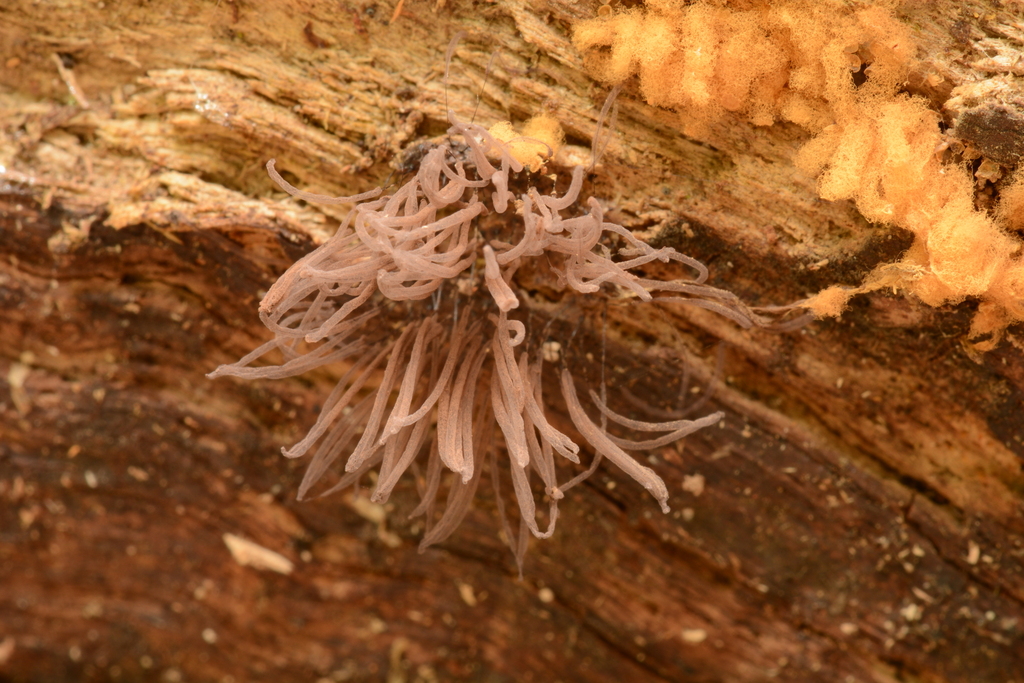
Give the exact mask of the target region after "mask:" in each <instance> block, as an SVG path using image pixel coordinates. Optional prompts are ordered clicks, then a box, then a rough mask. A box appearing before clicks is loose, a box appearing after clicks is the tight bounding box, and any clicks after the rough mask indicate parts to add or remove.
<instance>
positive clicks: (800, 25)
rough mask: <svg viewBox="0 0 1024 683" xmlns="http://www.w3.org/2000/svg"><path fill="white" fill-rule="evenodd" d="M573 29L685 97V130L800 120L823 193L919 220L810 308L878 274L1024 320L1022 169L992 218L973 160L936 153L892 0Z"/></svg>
mask: <svg viewBox="0 0 1024 683" xmlns="http://www.w3.org/2000/svg"><path fill="white" fill-rule="evenodd" d="M731 4H732V5H740V4H741V3H731ZM573 39H574V43H575V45H576V47H577V49H579V50H580V51H581V52H582V53H583V54H584V55H585V57H586V59H587V61H588V65H589V68H590V69H591V71H592V73H593V74H594V75H595V76H596V77H597V78H598V79H600V80H603V81H607V82H610V83H620V82H622V81H623V80H625V79H626V78H628V77H630V76H633V75H637V76H639V81H640V90H641V93H642V95H643V97H644V98H645V99H646V100H647V102H648V103H650V104H653V105H657V106H662V107H668V108H672V109H675V110H676V111H678V112H679V113H680V115H681V116H682V119H683V125H684V130H685V132H686V133H687V134H689V135H692V136H696V137H700V136H701V135H702V134H703V133H704V132H705V131H706V130H707V129H708V127H709V126H710V125H711V124H714V123H717V122H722V121H727V120H730V119H732V120H735V119H736V118H741V119H745V120H746V121H748V122H750V123H753V124H755V125H762V126H766V125H771V124H772V123H774V122H776V121H789V122H792V123H795V124H798V125H800V126H802V127H803V128H805V129H806V130H808V131H809V132H810V133H811V134H812V135H813V137H812V138H811V140H810V141H809V142H808V143H807V144H806V145H805V146H804V147H803V148H802V149H801V150H800V152H799V154H798V156H797V159H796V163H797V165H798V166H799V167H800V168H801V169H802V170H804V171H806V172H808V173H810V174H812V175H816V176H817V177H818V191H819V194H820V195H821V197H822V198H824V199H828V200H840V199H850V200H853V201H855V202H856V204H857V207H858V209H859V210H860V211H861V213H863V215H864V216H865V217H866V218H867V219H868V220H871V221H874V222H880V223H890V224H894V225H898V226H900V227H903V228H907V229H909V230H911V231H912V232H913V233H914V234H915V236H916V238H915V241H914V244H913V246H912V248H911V249H910V250H909V251H908V252H907V254H906V255H905V256H904V258H903V261H901V262H900V263H899V264H897V265H898V266H899V267H898V268H893V267H892V264H889V266H883V267H882V268H881V269H880V270H879V271H876V272H875V273H873V274H872V275H871V276H869V277H868V278H867V280H866V281H865V283H864V284H863V285H861V286H860V287H857V288H840V287H832V288H830V289H828V290H826V291H824V292H822V293H821V294H820V295H819V296H817V297H814V298H812V299H811V300H810V301H809V302H808V304H809V306H810V308H811V309H812V310H813V311H814V312H815V313H816V314H818V315H821V316H826V315H838V314H839V313H840V312H841V311H842V310H843V308H844V307H845V306H846V303H847V301H848V300H849V298H850V297H851V296H853V295H854V294H856V293H860V292H865V291H870V290H872V289H877V288H879V287H883V286H884V287H894V288H902V289H904V290H906V291H909V292H911V293H913V294H915V295H916V296H918V297H920V298H921V299H922V300H923V301H925V302H926V303H928V304H931V305H939V304H942V303H946V302H955V301H959V300H961V299H963V298H964V297H970V296H973V297H980V298H981V299H982V301H983V306H982V311H981V313H979V316H978V319H977V320H976V321H975V330H974V331H975V332H976V333H981V332H998V331H999V330H1000V329H1001V328H1002V327H1004V326H1005V325H1006V324H1008V323H1009V322H1013V321H1019V320H1024V305H1022V302H1024V261H1022V258H1021V255H1020V251H1021V243H1020V242H1019V240H1017V239H1015V238H1013V237H1011V236H1010V235H1009V234H1007V233H1006V232H1005V230H1004V229H1003V227H1002V225H1001V223H1002V224H1003V225H1011V224H1014V223H1013V222H1014V221H1018V222H1024V218H1022V217H1021V210H1022V209H1024V177H1022V178H1021V179H1018V181H1017V182H1016V183H1015V184H1014V185H1013V186H1012V187H1011V190H1010V191H1009V192H1007V193H1006V194H1007V196H1006V198H1005V199H1004V201H1003V206H1002V208H1001V209H1000V210H999V211H998V212H997V214H996V216H997V218H996V219H993V218H991V217H990V216H988V215H987V214H985V213H983V212H980V211H976V210H975V209H974V202H973V192H974V182H973V178H972V177H971V176H970V174H969V172H968V171H967V169H965V168H963V167H962V166H956V165H950V164H943V163H942V162H941V161H940V160H939V158H938V157H937V155H936V148H937V147H938V146H939V144H940V143H941V134H940V130H939V126H938V122H939V120H938V116H937V115H936V113H935V112H933V111H932V110H931V109H929V107H928V105H927V103H926V102H925V101H923V100H921V99H918V98H913V97H908V96H906V95H904V94H900V93H899V92H898V90H899V87H900V86H901V84H902V83H904V82H905V80H906V78H907V76H908V73H909V69H910V66H911V62H912V57H913V54H914V50H915V46H914V42H913V40H912V36H911V32H910V30H909V28H908V27H907V26H905V25H904V24H902V23H900V22H899V21H898V20H897V19H896V18H895V17H893V16H892V14H891V13H890V12H889V11H888V10H887V9H885V8H883V7H878V6H866V7H860V8H859V9H858V8H856V7H851V6H850V5H849V4H848V3H840V2H828V1H821V0H816V1H813V2H806V1H801V0H791V1H779V2H772V3H767V2H765V3H750V2H745V3H742V6H741V7H733V6H729V3H723V2H709V1H704V2H697V3H694V4H684V3H682V2H674V1H671V0H649V1H648V2H647V9H646V11H640V10H630V11H627V12H623V13H619V14H613V15H611V16H606V17H599V18H597V19H592V20H587V21H583V22H580V23H579V24H577V25H576V27H575V33H574V38H573ZM861 70H863V74H864V76H865V78H866V80H865V81H864V82H863V83H862V84H860V85H859V86H858V85H855V84H854V79H853V77H852V73H853V72H857V71H861ZM883 269H884V270H883Z"/></svg>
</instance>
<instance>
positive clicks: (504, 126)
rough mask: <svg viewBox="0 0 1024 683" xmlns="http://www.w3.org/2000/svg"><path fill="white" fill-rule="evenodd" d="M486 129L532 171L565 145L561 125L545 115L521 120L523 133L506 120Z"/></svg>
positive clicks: (536, 169) (538, 168) (513, 156)
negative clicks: (524, 120) (524, 121)
mask: <svg viewBox="0 0 1024 683" xmlns="http://www.w3.org/2000/svg"><path fill="white" fill-rule="evenodd" d="M487 132H488V133H490V134H491V135H493V136H494V139H495V140H498V141H499V142H502V143H504V144H505V149H507V150H508V153H509V154H510V155H512V158H513V159H515V160H516V161H518V162H519V163H521V164H522V165H523V166H526V167H527V168H529V169H530V170H531V171H533V172H535V173H536V172H537V171H538V170H540V167H541V166H543V165H544V162H546V161H547V160H548V159H550V158H551V157H553V156H554V155H555V153H556V152H558V150H559V148H561V147H562V145H563V144H565V133H564V132H562V126H561V124H559V123H558V120H557V119H555V118H554V117H552V116H548V115H547V114H538V115H537V116H534V117H533V118H532V119H530V120H529V121H527V122H526V123H524V124H523V130H522V132H518V131H516V129H515V128H514V127H513V126H512V124H511V123H510V122H509V121H502V122H500V123H496V124H494V125H493V126H491V128H490V130H488V131H487Z"/></svg>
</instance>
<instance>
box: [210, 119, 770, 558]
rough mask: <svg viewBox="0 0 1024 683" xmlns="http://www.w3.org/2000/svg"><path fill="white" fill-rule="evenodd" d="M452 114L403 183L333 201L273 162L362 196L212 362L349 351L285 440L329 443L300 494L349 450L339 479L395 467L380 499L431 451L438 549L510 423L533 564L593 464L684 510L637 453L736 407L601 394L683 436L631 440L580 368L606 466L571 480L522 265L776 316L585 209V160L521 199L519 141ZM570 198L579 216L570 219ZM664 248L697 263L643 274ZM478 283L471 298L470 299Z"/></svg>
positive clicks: (574, 407) (660, 297)
mask: <svg viewBox="0 0 1024 683" xmlns="http://www.w3.org/2000/svg"><path fill="white" fill-rule="evenodd" d="M606 111H607V106H606ZM449 117H450V122H451V128H450V129H449V131H448V132H449V136H450V138H449V140H452V139H455V138H461V140H462V141H463V143H464V145H463V146H458V147H456V146H455V143H454V142H451V141H448V142H442V143H439V144H438V145H437V146H436V147H435V148H433V149H431V150H430V151H429V152H428V153H427V154H426V155H425V156H424V157H423V160H422V162H421V164H420V168H419V170H418V171H417V173H416V175H415V176H414V177H413V178H412V179H410V180H409V181H408V182H407V183H406V184H405V185H403V186H402V187H400V188H399V189H398V190H396V191H395V192H394V193H392V194H382V193H381V192H380V191H379V190H375V191H373V192H367V193H363V194H361V195H355V196H353V197H327V196H326V195H318V194H312V193H308V192H303V191H301V190H298V189H296V188H294V187H292V186H291V185H290V184H288V183H287V182H286V181H285V180H284V179H283V178H282V177H281V175H280V174H279V173H278V172H277V170H276V169H275V167H274V163H273V161H271V162H269V163H268V164H267V170H268V172H269V173H270V175H271V177H272V178H273V179H274V180H275V181H276V182H277V183H278V185H280V186H281V188H282V189H284V190H285V191H286V192H288V193H289V194H291V195H292V196H294V197H296V198H298V199H302V200H305V201H309V202H318V203H329V204H340V203H347V202H353V203H355V207H354V208H353V209H352V211H351V212H350V213H349V214H348V216H347V217H346V219H345V220H344V221H343V223H342V224H341V226H340V227H339V229H338V231H337V233H336V234H335V235H334V236H332V237H331V238H330V239H329V240H327V242H325V243H324V244H323V245H321V246H320V247H318V248H317V249H316V250H315V251H313V252H312V253H310V254H308V255H307V256H305V257H303V258H302V259H300V260H299V261H298V262H296V263H295V264H294V265H293V266H292V267H291V268H289V269H288V271H287V272H286V273H285V274H284V275H282V276H281V278H280V279H279V280H278V281H277V282H276V283H275V284H274V285H273V287H271V288H270V290H269V291H268V293H267V295H266V296H265V297H264V299H263V301H262V302H261V303H260V318H261V320H263V322H264V323H265V324H266V326H267V327H268V328H269V329H270V330H271V331H272V332H273V334H274V339H273V340H272V341H270V342H267V343H266V344H263V345H262V346H260V347H259V348H257V349H256V350H254V351H253V352H251V353H249V354H248V355H246V356H245V357H244V358H242V359H241V360H240V361H238V362H237V363H234V364H232V365H226V366H222V367H220V368H218V369H217V370H215V371H214V372H213V373H211V374H210V376H211V377H219V376H223V375H233V376H236V377H244V378H252V379H255V378H280V377H287V376H292V375H296V374H300V373H302V372H305V371H307V370H311V369H314V368H318V367H321V366H324V365H327V364H339V365H340V366H341V367H342V369H343V373H342V376H341V379H340V380H339V381H338V384H337V386H336V387H335V388H334V390H333V391H332V392H331V394H330V396H328V397H327V400H326V401H325V402H324V404H323V408H322V409H321V411H320V415H319V417H318V418H317V420H316V423H315V424H314V425H313V427H312V428H311V429H310V430H309V433H308V434H307V435H306V436H305V437H304V438H303V439H302V440H300V441H299V442H298V443H296V444H295V445H294V446H292V447H291V448H288V449H284V454H285V455H286V456H287V457H290V458H295V457H299V456H302V455H306V454H307V453H311V454H312V460H311V462H310V465H309V468H308V470H307V472H306V474H305V476H304V478H303V480H302V483H301V485H300V488H299V497H300V498H303V497H305V496H307V495H308V494H309V493H310V491H311V490H312V489H313V487H314V486H316V485H317V484H318V482H319V481H320V480H321V478H322V477H323V476H324V475H325V474H327V472H328V471H330V470H331V469H332V466H333V465H334V463H335V462H336V461H338V460H343V461H344V465H343V468H342V469H343V474H341V476H340V477H339V478H338V480H337V481H336V482H335V483H334V485H333V486H330V487H328V488H327V490H326V492H325V493H329V492H331V491H335V490H338V489H340V488H344V487H346V486H352V485H355V484H356V483H357V482H358V481H359V478H360V477H362V476H363V475H364V474H366V473H367V472H369V471H370V470H371V469H373V468H378V469H379V475H378V478H377V484H376V488H375V490H374V491H373V493H372V499H373V500H374V501H376V502H379V503H383V502H386V501H387V500H388V497H389V496H390V494H391V492H392V491H393V490H394V487H395V485H396V484H397V482H398V480H399V479H400V478H401V476H402V475H403V473H405V472H406V471H407V470H408V469H409V468H410V467H412V466H413V464H414V463H415V462H417V460H421V459H422V457H423V456H424V454H425V455H426V467H425V471H424V476H423V480H422V482H421V486H420V489H421V496H422V498H421V501H420V504H419V505H418V506H417V508H416V510H415V511H414V514H422V515H426V531H425V533H424V536H423V542H422V546H421V547H426V546H429V545H430V544H432V543H437V542H439V541H441V540H444V539H445V538H446V537H447V536H448V535H449V534H451V532H452V531H453V530H454V529H455V528H456V526H458V523H459V522H460V521H461V520H462V518H463V517H464V516H465V514H466V512H467V511H468V510H469V506H470V503H471V502H472V500H473V497H474V495H475V492H476V489H477V487H478V485H479V482H480V478H481V476H482V472H483V470H484V469H485V466H484V465H485V463H490V465H489V466H488V467H486V469H488V470H489V476H490V477H491V478H492V481H493V485H494V487H495V489H496V490H498V488H499V483H498V482H499V478H500V474H499V472H498V470H497V468H496V467H495V464H496V462H497V460H496V458H495V456H494V452H495V450H496V448H497V447H498V445H496V443H495V442H496V439H495V438H494V431H495V427H497V428H499V429H500V430H501V435H502V438H501V439H500V441H498V444H503V446H504V449H505V451H506V452H507V454H508V456H509V457H508V467H509V472H510V474H511V479H512V484H513V490H514V492H515V496H516V499H517V501H518V508H519V516H520V529H519V533H518V535H516V534H515V533H514V532H513V531H512V529H511V527H510V526H509V525H508V522H507V520H506V519H505V517H504V514H505V506H504V504H503V502H502V501H501V498H500V494H499V499H498V504H499V510H500V511H501V515H502V525H503V528H505V530H506V535H507V536H508V541H509V544H510V545H511V546H512V548H513V551H514V553H515V555H516V559H517V562H519V563H520V565H521V562H522V557H523V553H524V552H525V548H526V539H527V537H528V535H529V534H533V535H534V536H537V537H546V536H549V535H550V534H551V533H553V531H554V528H555V522H556V520H557V518H558V501H559V500H560V499H561V498H562V497H563V495H564V491H566V490H568V489H569V488H572V486H574V485H576V484H577V483H579V482H580V481H582V480H583V479H585V478H586V477H587V476H589V475H590V474H591V473H592V472H593V471H594V468H596V466H597V463H598V462H599V461H600V460H601V458H602V457H604V458H608V459H609V460H611V461H612V462H614V463H615V464H616V465H617V466H618V467H620V468H621V469H622V470H623V471H625V472H626V473H627V474H629V475H630V476H631V477H633V478H634V479H636V480H637V481H638V482H639V483H640V484H641V485H642V486H644V488H646V489H647V490H648V491H650V492H651V494H652V495H653V496H654V497H655V499H657V501H658V502H659V504H660V505H661V507H662V509H663V510H666V511H667V510H668V503H667V500H668V490H667V489H666V487H665V484H664V482H663V481H662V480H661V478H660V477H658V475H657V474H655V473H654V471H653V470H651V469H650V468H648V467H645V466H643V465H641V464H639V463H638V462H637V461H636V460H634V459H633V458H632V457H631V456H629V455H628V454H627V453H626V452H625V450H624V449H627V448H632V449H642V448H652V447H655V446H657V445H663V444H665V443H669V442H671V441H674V440H676V439H679V438H682V437H683V436H686V435H687V434H690V433H692V432H693V431H695V430H697V429H699V428H701V427H706V426H708V425H711V424H714V423H715V422H717V421H718V420H719V419H721V416H722V414H721V413H713V414H712V415H708V416H706V417H703V418H698V419H695V420H674V421H669V422H664V423H647V422H639V421H635V420H631V419H629V418H626V417H623V416H621V415H619V414H618V413H615V412H613V411H611V409H609V408H608V407H607V405H606V404H605V402H604V401H602V400H599V399H597V398H596V395H595V403H596V405H597V407H598V408H599V410H600V411H601V412H602V413H603V414H604V415H605V416H606V417H607V418H608V419H611V421H612V422H613V423H616V424H618V425H621V426H622V427H625V428H628V429H632V430H638V431H659V432H668V433H667V434H664V435H662V436H660V437H657V438H655V439H651V440H647V441H639V442H635V441H628V440H626V439H623V438H621V437H618V436H615V435H613V434H608V433H606V432H605V431H604V430H603V429H601V428H600V427H598V426H597V425H596V424H595V423H594V422H593V420H591V418H590V417H589V416H588V415H587V413H586V411H585V410H584V408H583V406H582V405H581V404H580V402H579V399H578V397H577V395H576V389H575V386H574V383H573V379H572V376H571V375H570V374H569V371H568V370H567V369H563V370H562V373H561V389H562V395H563V397H564V398H565V401H566V404H567V405H568V407H569V415H570V418H571V420H572V423H573V425H575V427H576V429H577V430H578V431H579V433H580V434H582V435H583V437H584V438H585V439H586V440H587V442H589V444H590V445H591V447H593V449H594V450H595V451H596V456H595V459H594V461H593V464H592V465H591V468H590V469H588V470H587V471H585V472H583V473H580V474H577V475H576V476H575V477H570V478H569V480H568V481H565V482H563V483H562V484H559V482H558V471H557V468H556V458H555V457H554V454H555V453H557V454H558V455H559V456H561V458H564V459H566V460H569V461H571V462H573V463H579V460H580V459H579V451H580V446H579V445H578V444H577V443H576V442H574V441H573V439H572V438H570V436H568V435H566V434H564V433H562V432H561V431H559V430H557V429H555V428H554V427H553V426H552V425H551V423H550V422H549V421H548V419H547V418H546V416H545V405H544V399H543V389H542V376H543V371H542V362H543V360H542V357H541V355H542V354H540V352H539V351H538V350H537V349H536V348H534V349H533V350H530V347H531V345H530V343H528V339H529V334H528V332H529V330H528V329H527V325H526V324H524V321H523V320H520V319H515V318H510V317H509V314H510V313H511V312H512V311H517V309H520V308H522V307H523V306H522V304H523V299H522V298H521V297H520V296H518V295H517V292H516V289H515V280H514V275H515V273H516V270H517V269H518V268H519V266H520V265H521V264H522V263H523V261H524V259H526V258H531V257H539V259H538V263H539V264H540V265H542V266H543V265H545V264H550V267H551V269H552V271H553V272H554V273H556V274H557V279H558V280H559V281H560V282H561V285H562V286H563V287H565V288H567V289H569V290H575V291H576V292H579V293H584V294H586V293H596V292H598V291H601V290H602V289H606V288H607V290H608V291H612V287H616V288H618V289H619V291H623V292H629V293H632V294H633V295H634V296H635V297H636V298H638V299H640V300H642V301H651V300H654V301H665V302H677V301H682V302H686V303H690V304H694V305H698V306H703V307H705V308H709V309H711V310H714V311H718V312H720V313H722V314H723V315H726V316H728V317H730V318H732V319H733V320H736V321H737V322H738V323H740V324H742V325H744V326H751V325H762V324H765V323H766V322H767V317H765V316H763V315H761V314H759V313H755V312H754V311H752V310H751V309H749V308H747V307H746V306H744V305H743V304H742V302H740V301H739V299H737V298H736V297H735V296H733V295H732V294H730V293H728V292H724V291H722V290H718V289H715V288H713V287H710V286H708V285H706V284H705V280H706V279H707V275H708V273H707V269H706V268H705V267H704V266H703V264H701V263H699V262H698V261H696V260H694V259H692V258H690V257H688V256H685V255H683V254H680V253H678V252H676V251H675V250H674V249H672V248H669V247H663V248H660V249H655V248H653V247H651V246H650V245H648V244H646V243H644V242H642V241H641V240H638V239H636V238H635V237H634V236H633V235H632V233H630V232H629V231H628V230H626V229H625V228H623V227H622V226H619V225H617V224H614V223H610V222H608V221H606V220H605V218H604V209H603V208H602V206H601V203H600V202H598V201H597V200H596V199H594V198H590V199H588V200H587V202H586V203H585V205H584V206H585V207H586V209H585V210H584V211H580V210H579V208H578V207H579V206H580V196H579V195H580V192H581V190H582V187H583V178H584V169H583V168H582V167H577V168H575V169H573V171H572V178H571V181H570V183H569V186H568V188H567V189H566V190H565V191H564V193H563V194H562V195H560V196H555V195H543V194H541V193H540V192H539V191H537V189H536V188H534V187H528V188H527V189H526V190H525V191H524V192H522V193H520V194H519V196H518V199H517V197H516V196H515V195H514V194H513V193H512V191H511V190H510V189H509V186H510V180H511V179H512V178H511V174H512V173H519V172H521V171H522V170H523V165H522V164H521V163H520V162H519V161H517V160H516V159H515V158H514V157H513V156H512V155H511V154H510V153H509V150H508V144H507V143H503V142H501V141H499V140H496V139H495V138H494V137H493V136H492V135H491V134H490V133H488V131H487V130H486V129H484V128H483V127H481V126H477V125H474V124H467V123H463V122H461V121H459V120H458V119H456V118H455V116H454V115H453V114H450V115H449ZM513 139H514V140H517V139H516V138H513ZM519 141H520V142H521V140H519ZM517 182H521V179H520V180H517ZM513 202H514V203H515V204H516V207H517V215H512V214H511V213H510V214H509V215H508V216H507V217H503V218H502V219H501V220H502V221H503V223H502V224H503V225H505V226H509V227H507V228H506V230H505V232H504V234H502V235H501V236H500V237H501V239H492V240H488V241H487V243H484V242H483V241H482V240H481V238H480V234H481V230H480V225H478V223H479V222H480V220H481V219H482V218H483V217H484V216H486V215H488V214H492V213H496V214H502V213H504V212H505V211H506V209H507V208H508V206H509V205H510V204H512V203H513ZM563 211H564V212H571V213H572V215H571V216H568V217H563V216H562V215H561V212H563ZM488 225H489V224H488ZM492 232H493V231H492ZM609 238H611V243H612V244H614V243H615V242H618V243H619V245H620V246H621V248H620V249H619V250H618V252H614V251H613V250H611V249H609V247H608V246H607V244H606V243H607V242H609ZM504 240H507V241H504ZM481 261H482V266H483V267H482V271H483V272H482V280H483V282H482V283H480V282H479V278H480V276H481V275H480V273H479V271H480V270H481V269H480V268H479V265H478V264H479V263H480V262H481ZM655 261H657V262H661V263H668V262H672V261H674V262H677V263H681V264H683V265H685V266H686V267H688V268H690V269H691V270H692V271H693V272H694V277H692V278H691V279H685V280H672V281H660V280H652V279H645V278H643V277H640V276H637V275H635V274H633V273H632V272H630V270H631V269H633V268H637V267H640V266H643V265H645V264H648V263H652V262H655ZM481 285H482V286H481ZM474 292H486V293H487V294H486V295H484V296H483V297H481V296H476V295H474V294H473V293H474ZM467 293H468V294H469V300H468V302H467V301H465V300H463V301H462V302H461V303H460V298H463V299H465V296H466V294H467ZM517 312H518V311H517ZM523 318H524V319H526V320H528V319H529V318H528V317H526V316H525V315H523ZM518 348H525V349H527V350H526V351H523V350H520V351H516V349H518ZM517 353H518V358H517ZM271 354H279V355H280V356H281V360H279V361H278V364H277V365H266V364H265V363H266V362H267V360H268V356H270V355H271ZM531 358H533V360H532V361H531ZM563 362H564V361H563ZM257 363H260V365H258V366H257V365H256V364H257ZM603 395H604V393H603V392H602V396H603ZM604 419H605V418H602V420H604ZM346 454H347V455H346ZM343 456H344V457H343ZM558 461H559V462H561V460H560V459H559V460H558ZM444 470H448V471H450V472H452V476H450V477H449V478H448V480H447V486H448V493H447V494H446V496H444V497H443V501H444V502H443V503H441V504H440V505H443V511H442V512H441V513H440V517H437V518H435V511H436V510H437V509H438V505H439V504H438V500H439V498H438V496H439V495H440V491H441V488H442V483H443V482H444V480H445V477H444V476H443V473H444ZM534 474H536V476H537V477H538V478H539V480H540V484H541V485H542V488H543V492H544V494H546V495H547V497H548V501H547V512H546V514H544V515H540V516H546V520H547V521H546V524H544V525H543V528H542V525H541V524H540V523H539V522H538V516H539V515H538V505H537V502H536V501H535V498H534V496H535V494H534V488H535V487H534V485H533V484H532V483H531V478H532V477H533V475H534ZM321 495H323V494H321ZM542 509H543V508H542Z"/></svg>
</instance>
